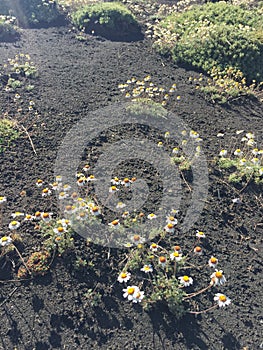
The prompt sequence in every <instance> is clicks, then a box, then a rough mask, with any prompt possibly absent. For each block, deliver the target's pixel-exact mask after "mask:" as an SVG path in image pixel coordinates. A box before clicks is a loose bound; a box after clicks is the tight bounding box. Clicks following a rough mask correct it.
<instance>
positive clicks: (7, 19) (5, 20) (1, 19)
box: [0, 15, 19, 41]
mask: <svg viewBox="0 0 263 350" xmlns="http://www.w3.org/2000/svg"><path fill="white" fill-rule="evenodd" d="M18 37H19V32H18V30H17V27H16V25H15V18H14V17H11V16H5V15H0V41H13V40H16V39H17V38H18Z"/></svg>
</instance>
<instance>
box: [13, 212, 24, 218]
mask: <svg viewBox="0 0 263 350" xmlns="http://www.w3.org/2000/svg"><path fill="white" fill-rule="evenodd" d="M24 215H25V214H24V213H21V211H16V212H15V213H12V214H11V216H12V218H14V219H15V218H18V217H20V216H24Z"/></svg>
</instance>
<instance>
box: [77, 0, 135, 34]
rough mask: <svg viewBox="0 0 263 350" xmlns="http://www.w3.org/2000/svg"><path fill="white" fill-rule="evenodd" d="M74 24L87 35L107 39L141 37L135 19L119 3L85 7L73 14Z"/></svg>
mask: <svg viewBox="0 0 263 350" xmlns="http://www.w3.org/2000/svg"><path fill="white" fill-rule="evenodd" d="M72 22H73V23H74V24H75V25H76V26H77V27H78V28H79V29H80V30H83V31H85V32H86V33H89V34H95V35H101V36H103V37H105V38H107V39H119V38H125V37H128V36H134V35H140V29H139V25H138V23H137V21H136V19H135V17H134V16H133V15H132V13H131V12H130V11H129V10H128V9H127V8H126V7H125V6H124V5H122V4H120V3H118V2H104V3H96V4H91V5H86V6H83V7H81V8H79V9H78V10H77V11H75V12H73V13H72Z"/></svg>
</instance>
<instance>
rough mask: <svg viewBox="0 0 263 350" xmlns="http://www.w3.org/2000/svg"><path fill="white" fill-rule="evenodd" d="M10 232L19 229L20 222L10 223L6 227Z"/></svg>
mask: <svg viewBox="0 0 263 350" xmlns="http://www.w3.org/2000/svg"><path fill="white" fill-rule="evenodd" d="M8 227H9V229H10V230H16V229H18V228H19V227H20V222H19V221H15V220H14V221H11V222H10V224H9V225H8Z"/></svg>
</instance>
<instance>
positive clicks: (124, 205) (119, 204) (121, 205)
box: [116, 202, 126, 209]
mask: <svg viewBox="0 0 263 350" xmlns="http://www.w3.org/2000/svg"><path fill="white" fill-rule="evenodd" d="M125 207H126V204H124V203H123V202H118V203H117V205H116V208H117V209H123V208H125Z"/></svg>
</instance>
